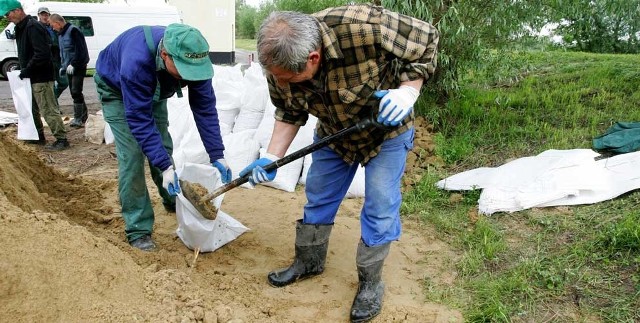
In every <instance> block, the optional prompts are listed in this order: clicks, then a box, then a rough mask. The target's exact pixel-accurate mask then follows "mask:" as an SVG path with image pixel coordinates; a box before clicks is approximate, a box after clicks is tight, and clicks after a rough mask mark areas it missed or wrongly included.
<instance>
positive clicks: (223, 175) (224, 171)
mask: <svg viewBox="0 0 640 323" xmlns="http://www.w3.org/2000/svg"><path fill="white" fill-rule="evenodd" d="M211 165H213V167H215V168H216V169H218V171H219V172H220V179H221V180H222V184H227V183H229V182H231V168H229V164H227V161H226V160H225V159H224V158H220V159H218V160H216V161H214V162H213V164H211Z"/></svg>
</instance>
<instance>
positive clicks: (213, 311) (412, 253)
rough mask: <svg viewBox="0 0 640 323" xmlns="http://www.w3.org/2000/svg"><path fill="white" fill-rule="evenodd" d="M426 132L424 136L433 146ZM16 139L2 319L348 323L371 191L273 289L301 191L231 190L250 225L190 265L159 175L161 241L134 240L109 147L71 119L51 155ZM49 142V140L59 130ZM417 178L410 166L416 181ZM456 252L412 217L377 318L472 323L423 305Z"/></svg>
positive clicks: (4, 153)
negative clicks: (322, 259) (312, 267)
mask: <svg viewBox="0 0 640 323" xmlns="http://www.w3.org/2000/svg"><path fill="white" fill-rule="evenodd" d="M94 109H95V107H94ZM424 133H426V132H422V134H424ZM420 134H421V132H419V133H418V137H417V143H419V142H421V141H423V142H428V138H425V137H424V136H421V135H420ZM15 136H16V129H15V127H13V126H9V127H7V128H4V129H2V130H0V165H2V167H0V189H1V191H0V232H2V234H1V235H0V245H2V248H0V313H2V315H1V316H2V319H0V321H5V322H79V321H83V322H87V321H101V322H102V321H106V322H133V321H135V322H140V321H143V322H235V323H237V322H347V321H348V318H349V309H350V306H351V302H352V300H353V297H354V295H355V292H356V288H357V274H356V270H355V252H356V246H357V242H358V239H359V236H360V229H359V220H358V217H359V211H360V207H361V205H362V200H361V199H350V200H345V202H344V203H343V205H342V207H341V210H340V212H339V214H338V217H337V220H336V224H335V227H334V230H333V233H332V236H331V240H330V243H329V255H328V259H327V264H326V271H325V272H324V273H323V274H322V275H320V276H318V277H314V278H311V279H308V280H304V281H301V282H299V283H296V284H294V285H291V286H287V287H284V288H273V287H271V286H269V285H268V283H267V280H266V274H267V273H268V272H269V271H270V270H272V269H275V268H279V267H284V266H287V265H288V264H289V263H290V261H291V259H292V256H293V247H294V246H293V242H294V238H295V221H296V219H298V218H300V216H301V214H300V212H301V209H302V206H303V205H304V202H305V198H304V192H303V188H302V187H298V189H297V190H296V192H294V193H287V192H284V191H280V190H277V189H273V188H268V187H258V188H256V189H253V190H250V189H244V188H237V189H235V190H232V191H230V192H228V193H227V194H226V196H225V199H224V202H223V206H222V210H224V211H225V212H226V213H228V214H230V215H232V216H233V217H234V218H235V219H237V220H238V221H240V222H242V223H243V224H244V225H245V226H247V227H249V228H250V231H248V232H246V233H244V234H242V235H241V236H240V237H238V238H237V239H236V240H234V241H232V242H230V243H229V244H227V245H225V246H224V247H222V248H220V249H218V250H216V251H215V252H211V253H204V254H200V256H199V257H198V258H197V261H196V262H195V265H194V262H193V261H194V254H193V252H192V251H191V250H189V249H188V248H187V247H185V245H184V244H183V243H182V241H181V240H180V239H179V238H178V237H177V235H176V233H175V230H176V228H177V223H176V216H175V214H169V213H167V212H166V211H165V210H164V209H163V207H162V204H161V202H160V198H159V195H158V194H157V192H156V190H154V189H153V186H152V185H151V183H150V181H149V180H148V184H149V187H150V193H151V195H152V198H153V202H154V209H155V212H156V223H155V232H154V238H155V240H156V242H157V243H158V245H159V250H158V251H156V252H152V253H145V252H141V251H138V250H135V249H133V248H131V247H130V246H129V245H128V244H127V243H126V241H125V237H124V232H123V231H124V229H123V227H124V223H123V221H122V219H121V216H120V213H119V212H120V208H119V203H118V201H117V194H116V190H117V162H116V158H115V148H114V147H113V146H112V145H111V146H107V145H96V144H91V143H89V142H85V141H84V130H82V129H80V130H77V129H69V138H70V141H71V144H72V148H71V149H69V150H66V151H62V152H55V153H50V152H47V151H45V150H43V149H42V148H41V147H34V146H30V145H26V144H24V143H22V142H20V141H17V140H15V139H14V138H15ZM47 139H48V140H49V142H51V141H52V140H53V138H52V137H51V135H50V133H49V132H47ZM416 156H418V157H416ZM416 156H412V157H411V158H410V164H411V165H412V166H413V165H416V167H417V166H419V164H420V163H421V162H423V161H421V160H419V159H420V158H422V157H420V154H417V155H416ZM418 177H419V174H413V173H411V174H408V175H407V176H406V177H405V180H406V182H407V185H410V182H411V181H412V180H413V179H415V178H418ZM248 201H250V202H248ZM456 258H457V256H456V255H455V254H454V253H453V251H452V250H450V249H449V248H448V246H447V245H446V244H445V243H443V242H441V241H439V240H437V239H435V238H433V234H432V229H431V228H428V227H424V226H421V225H420V224H418V223H417V222H415V221H414V220H412V218H411V217H409V218H407V219H405V220H404V234H403V236H402V239H401V240H400V241H398V242H396V243H394V244H393V245H392V248H391V253H390V255H389V257H388V258H387V261H386V264H385V267H384V272H383V277H384V280H385V282H386V295H385V300H384V307H383V311H382V313H381V314H380V315H379V316H378V317H377V318H376V319H375V320H374V322H462V321H463V319H462V316H461V314H460V312H458V311H457V310H455V309H450V308H447V307H445V306H443V305H438V304H433V303H428V302H425V301H424V299H425V297H424V291H423V284H424V280H425V278H427V279H429V280H431V281H433V282H437V283H442V284H450V283H451V282H453V281H454V279H456V273H455V267H454V263H455V261H456Z"/></svg>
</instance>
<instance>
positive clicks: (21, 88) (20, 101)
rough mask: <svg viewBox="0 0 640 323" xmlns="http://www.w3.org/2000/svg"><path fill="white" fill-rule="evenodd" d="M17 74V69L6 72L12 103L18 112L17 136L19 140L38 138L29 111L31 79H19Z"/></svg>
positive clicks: (18, 73) (18, 72) (31, 114)
mask: <svg viewBox="0 0 640 323" xmlns="http://www.w3.org/2000/svg"><path fill="white" fill-rule="evenodd" d="M18 75H20V71H19V70H16V71H11V72H8V73H7V78H8V79H9V87H10V88H11V96H12V97H13V104H14V106H15V108H16V112H17V113H18V136H17V137H18V139H20V140H38V139H39V138H38V130H37V129H36V124H35V123H34V121H33V113H32V111H31V102H32V101H31V100H32V93H31V80H30V79H28V78H25V79H23V80H21V79H20V77H19V76H18Z"/></svg>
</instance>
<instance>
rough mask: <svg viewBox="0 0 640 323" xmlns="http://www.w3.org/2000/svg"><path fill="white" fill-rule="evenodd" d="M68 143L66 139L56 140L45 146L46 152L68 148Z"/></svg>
mask: <svg viewBox="0 0 640 323" xmlns="http://www.w3.org/2000/svg"><path fill="white" fill-rule="evenodd" d="M69 146H70V145H69V141H68V140H67V139H56V141H55V142H54V143H52V144H51V145H49V146H47V147H46V149H47V150H64V149H67V148H69Z"/></svg>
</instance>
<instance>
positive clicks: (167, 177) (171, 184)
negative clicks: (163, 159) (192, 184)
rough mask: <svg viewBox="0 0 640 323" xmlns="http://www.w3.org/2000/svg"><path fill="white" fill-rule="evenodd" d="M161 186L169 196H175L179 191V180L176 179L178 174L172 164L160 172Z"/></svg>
mask: <svg viewBox="0 0 640 323" xmlns="http://www.w3.org/2000/svg"><path fill="white" fill-rule="evenodd" d="M162 187H164V188H165V189H166V190H167V191H168V192H169V195H171V196H176V195H178V193H180V182H179V181H178V174H176V171H175V170H174V169H173V166H171V167H169V168H167V169H166V170H165V171H164V172H162Z"/></svg>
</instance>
